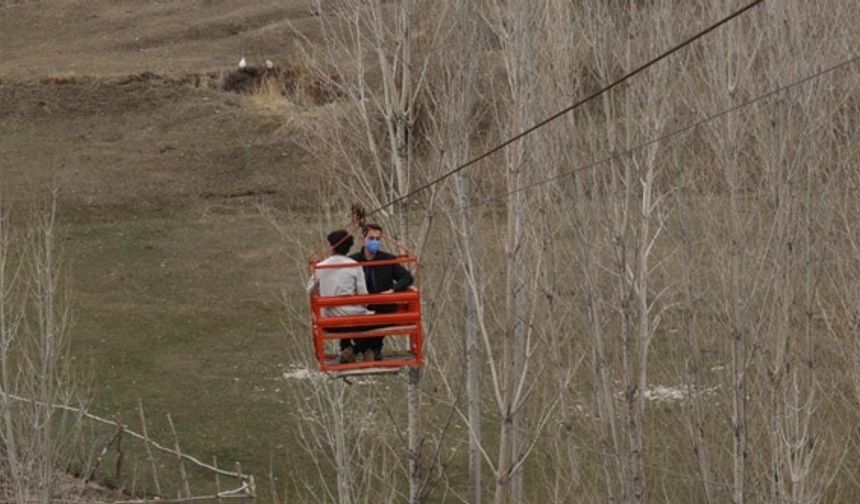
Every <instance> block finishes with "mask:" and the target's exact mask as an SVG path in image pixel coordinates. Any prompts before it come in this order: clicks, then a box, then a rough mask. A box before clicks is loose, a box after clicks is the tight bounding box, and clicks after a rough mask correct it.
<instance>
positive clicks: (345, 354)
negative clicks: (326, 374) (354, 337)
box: [337, 347, 355, 364]
mask: <svg viewBox="0 0 860 504" xmlns="http://www.w3.org/2000/svg"><path fill="white" fill-rule="evenodd" d="M337 360H338V362H340V363H341V364H352V363H353V362H355V352H353V351H352V347H346V348H344V349H343V350H341V351H340V357H338V359H337Z"/></svg>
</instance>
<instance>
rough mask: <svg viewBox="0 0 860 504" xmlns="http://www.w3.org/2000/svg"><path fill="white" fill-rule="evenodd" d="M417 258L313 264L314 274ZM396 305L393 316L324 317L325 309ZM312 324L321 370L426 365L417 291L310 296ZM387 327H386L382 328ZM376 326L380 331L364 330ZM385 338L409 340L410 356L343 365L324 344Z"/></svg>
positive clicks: (410, 256)
mask: <svg viewBox="0 0 860 504" xmlns="http://www.w3.org/2000/svg"><path fill="white" fill-rule="evenodd" d="M414 262H417V258H416V257H415V256H412V255H404V256H398V257H397V258H396V259H391V260H385V261H366V262H360V263H357V264H332V265H321V266H318V265H317V264H315V263H311V270H312V273H313V272H314V271H316V270H317V269H329V268H354V267H356V266H382V265H384V264H402V263H414ZM369 304H393V305H397V311H396V312H394V313H382V314H374V315H353V316H344V317H324V316H323V315H322V308H331V307H336V306H347V305H369ZM311 323H312V326H313V339H314V354H315V355H316V359H317V362H318V363H319V368H320V371H326V372H328V371H348V370H353V369H366V368H402V367H421V366H423V365H424V335H423V332H422V327H421V294H420V292H419V291H418V290H417V289H410V290H406V291H403V292H394V293H392V294H366V295H355V296H331V297H322V296H319V295H316V294H313V295H311ZM379 326H384V327H379ZM343 327H349V328H354V329H355V330H354V331H350V332H349V333H337V332H334V333H333V332H327V331H326V330H327V329H331V328H343ZM364 327H377V329H367V330H365V329H362V328H364ZM380 336H385V337H389V338H390V337H408V338H409V349H410V352H411V356H409V357H407V358H388V359H383V360H379V361H371V362H353V363H344V364H341V363H339V362H338V361H337V358H338V354H327V353H325V342H326V341H330V340H340V339H345V338H349V339H360V338H376V337H380Z"/></svg>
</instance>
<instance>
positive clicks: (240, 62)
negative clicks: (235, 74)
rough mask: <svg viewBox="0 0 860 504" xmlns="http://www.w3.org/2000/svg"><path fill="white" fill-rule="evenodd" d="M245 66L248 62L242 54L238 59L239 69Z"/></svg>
mask: <svg viewBox="0 0 860 504" xmlns="http://www.w3.org/2000/svg"><path fill="white" fill-rule="evenodd" d="M246 66H248V63H247V62H246V61H245V57H244V56H242V59H240V60H239V69H241V70H244V69H245V67H246Z"/></svg>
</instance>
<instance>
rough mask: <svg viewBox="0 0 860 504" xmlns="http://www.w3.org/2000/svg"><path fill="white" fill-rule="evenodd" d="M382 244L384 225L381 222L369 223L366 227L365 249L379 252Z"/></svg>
mask: <svg viewBox="0 0 860 504" xmlns="http://www.w3.org/2000/svg"><path fill="white" fill-rule="evenodd" d="M381 244H382V226H380V225H379V224H372V223H371V224H368V225H366V226H365V227H364V250H365V251H366V252H370V253H371V254H376V253H377V252H379V246H380V245H381Z"/></svg>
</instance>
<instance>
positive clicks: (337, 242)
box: [326, 229, 353, 255]
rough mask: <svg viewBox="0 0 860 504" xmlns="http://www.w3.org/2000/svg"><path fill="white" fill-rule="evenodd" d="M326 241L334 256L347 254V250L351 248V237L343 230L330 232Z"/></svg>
mask: <svg viewBox="0 0 860 504" xmlns="http://www.w3.org/2000/svg"><path fill="white" fill-rule="evenodd" d="M326 239H327V240H328V244H329V245H331V248H332V250H333V251H334V253H335V254H340V255H346V254H348V253H349V249H351V248H352V244H353V240H352V235H351V234H349V233H347V232H346V231H344V230H343V229H338V230H337V231H332V232H331V233H329V234H328V236H326Z"/></svg>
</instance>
